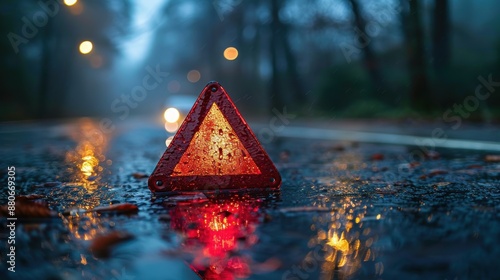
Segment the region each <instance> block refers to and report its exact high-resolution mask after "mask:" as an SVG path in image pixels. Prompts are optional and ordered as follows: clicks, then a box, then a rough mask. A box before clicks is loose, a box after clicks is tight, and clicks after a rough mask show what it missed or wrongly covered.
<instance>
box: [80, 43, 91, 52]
mask: <svg viewBox="0 0 500 280" xmlns="http://www.w3.org/2000/svg"><path fill="white" fill-rule="evenodd" d="M93 48H94V46H93V45H92V42H90V41H83V42H81V43H80V52H81V53H82V54H88V53H90V52H91V51H92V49H93Z"/></svg>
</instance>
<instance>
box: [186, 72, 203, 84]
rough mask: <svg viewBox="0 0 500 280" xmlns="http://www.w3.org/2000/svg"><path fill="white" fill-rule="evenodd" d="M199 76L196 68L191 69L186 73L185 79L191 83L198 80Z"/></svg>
mask: <svg viewBox="0 0 500 280" xmlns="http://www.w3.org/2000/svg"><path fill="white" fill-rule="evenodd" d="M200 78H201V74H200V71H198V70H191V71H189V72H188V74H187V79H188V81H190V82H191V83H196V82H198V81H199V80H200Z"/></svg>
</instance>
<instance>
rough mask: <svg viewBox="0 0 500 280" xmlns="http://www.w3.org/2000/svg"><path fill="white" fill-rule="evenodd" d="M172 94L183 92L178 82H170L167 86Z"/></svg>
mask: <svg viewBox="0 0 500 280" xmlns="http://www.w3.org/2000/svg"><path fill="white" fill-rule="evenodd" d="M167 88H168V90H169V91H170V92H173V93H176V92H179V90H181V84H180V83H179V82H178V81H177V80H173V81H170V82H169V83H168V85H167Z"/></svg>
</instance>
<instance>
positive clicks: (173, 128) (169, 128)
mask: <svg viewBox="0 0 500 280" xmlns="http://www.w3.org/2000/svg"><path fill="white" fill-rule="evenodd" d="M177 129H179V124H178V123H176V122H174V123H169V122H166V123H165V130H166V131H168V132H170V133H174V132H176V131H177Z"/></svg>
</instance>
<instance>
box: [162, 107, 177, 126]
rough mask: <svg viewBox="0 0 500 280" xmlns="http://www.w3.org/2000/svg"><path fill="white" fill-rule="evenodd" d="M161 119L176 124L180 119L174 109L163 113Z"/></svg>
mask: <svg viewBox="0 0 500 280" xmlns="http://www.w3.org/2000/svg"><path fill="white" fill-rule="evenodd" d="M163 117H165V120H166V121H167V122H169V123H174V122H177V121H178V120H179V117H180V114H179V110H177V109H175V108H168V109H167V110H165V113H163Z"/></svg>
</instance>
